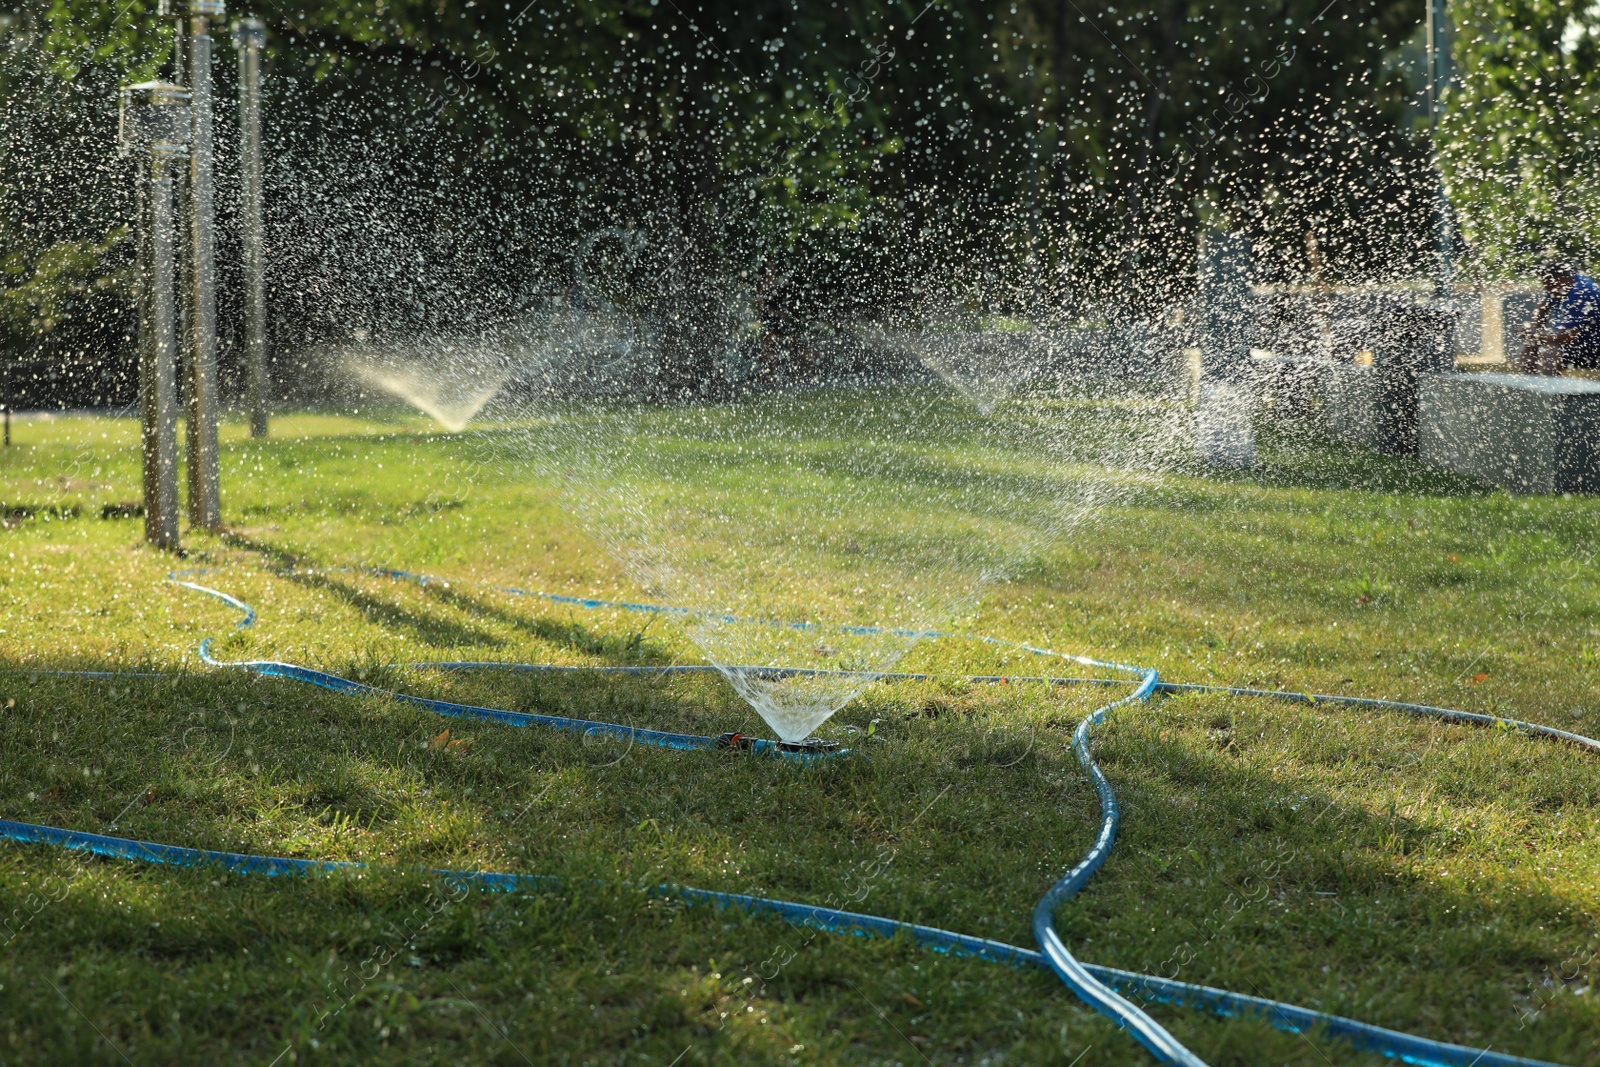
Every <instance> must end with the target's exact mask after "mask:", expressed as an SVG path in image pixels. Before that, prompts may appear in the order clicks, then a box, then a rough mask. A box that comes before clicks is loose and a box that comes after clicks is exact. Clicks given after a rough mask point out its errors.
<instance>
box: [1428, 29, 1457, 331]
mask: <svg viewBox="0 0 1600 1067" xmlns="http://www.w3.org/2000/svg"><path fill="white" fill-rule="evenodd" d="M1445 2H1446V0H1428V18H1427V35H1428V133H1429V137H1430V138H1431V141H1432V146H1433V180H1434V206H1433V255H1434V269H1433V291H1434V295H1435V296H1436V297H1439V298H1440V299H1444V298H1447V297H1449V296H1450V295H1451V288H1452V276H1451V275H1452V270H1451V263H1450V255H1451V248H1452V244H1453V238H1454V232H1453V230H1452V227H1451V221H1450V199H1449V197H1448V196H1446V195H1445V187H1444V170H1443V168H1442V167H1440V165H1439V118H1440V115H1441V113H1442V108H1443V105H1444V90H1445V88H1446V87H1447V86H1449V84H1450V16H1449V14H1448V12H1447V11H1446V8H1445Z"/></svg>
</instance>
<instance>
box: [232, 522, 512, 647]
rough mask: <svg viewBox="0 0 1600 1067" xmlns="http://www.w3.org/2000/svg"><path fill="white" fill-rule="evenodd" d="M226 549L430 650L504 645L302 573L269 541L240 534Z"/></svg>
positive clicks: (298, 561)
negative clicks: (336, 600)
mask: <svg viewBox="0 0 1600 1067" xmlns="http://www.w3.org/2000/svg"><path fill="white" fill-rule="evenodd" d="M225 539H226V541H227V543H228V544H229V545H232V546H234V547H236V548H242V549H245V550H246V551H248V552H253V553H255V554H257V555H259V556H261V557H263V558H264V559H265V560H266V561H267V562H268V563H269V564H271V565H272V573H273V574H275V575H276V576H277V577H279V578H282V579H283V580H285V581H288V582H293V583H294V584H295V585H298V586H300V587H301V588H304V589H316V590H321V591H326V592H331V593H334V594H336V595H337V596H339V597H340V598H341V599H342V600H343V601H344V602H345V603H347V604H349V605H350V606H351V607H352V608H354V609H355V610H356V611H357V612H359V613H360V615H361V617H362V618H363V619H365V620H366V621H368V622H370V623H374V624H376V625H379V626H386V627H389V628H392V629H396V630H401V631H403V632H405V633H406V634H408V635H409V636H410V637H412V638H413V639H415V640H417V641H419V642H421V643H422V644H424V645H428V646H429V647H432V648H452V647H460V646H463V645H468V646H472V645H477V646H487V647H498V646H501V645H504V644H505V642H504V640H502V639H501V638H500V637H498V636H497V635H495V634H493V633H490V632H489V631H488V630H482V629H478V628H477V627H473V626H464V625H462V624H461V623H458V622H454V621H452V620H449V619H444V618H440V617H438V616H434V615H422V614H419V613H418V612H416V611H413V610H412V609H410V608H407V607H405V606H404V605H401V604H398V603H395V602H393V601H389V600H382V599H379V598H378V597H375V596H373V595H372V594H371V593H368V592H367V591H365V590H363V589H360V588H358V587H357V586H356V585H354V584H353V583H351V582H347V581H343V580H341V579H338V578H335V577H333V575H331V574H330V573H328V572H327V571H324V570H309V571H308V570H302V569H300V568H302V567H303V566H305V561H304V560H303V559H302V558H301V557H300V556H298V555H296V554H295V553H293V552H290V551H288V550H287V549H284V548H282V547H280V546H278V545H275V544H273V543H272V542H270V541H263V540H259V539H256V538H251V537H246V536H245V535H243V534H239V533H236V532H235V533H229V534H227V535H225Z"/></svg>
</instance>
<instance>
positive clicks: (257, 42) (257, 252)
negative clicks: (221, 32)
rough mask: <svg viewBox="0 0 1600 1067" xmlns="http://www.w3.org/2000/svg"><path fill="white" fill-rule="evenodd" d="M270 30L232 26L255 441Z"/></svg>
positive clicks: (262, 346) (261, 391) (262, 431)
mask: <svg viewBox="0 0 1600 1067" xmlns="http://www.w3.org/2000/svg"><path fill="white" fill-rule="evenodd" d="M266 43H267V24H266V23H264V22H262V21H261V20H260V19H240V20H239V21H237V22H235V23H234V24H233V46H234V47H235V48H237V49H238V50H239V141H240V144H239V170H240V174H241V177H242V178H243V179H244V182H243V184H244V190H243V193H244V202H243V203H242V204H241V205H240V214H241V215H242V216H243V221H244V337H245V356H246V361H247V363H248V366H249V374H248V377H247V378H246V383H247V384H246V388H247V390H248V397H247V399H248V403H249V407H250V436H251V437H265V436H267V287H266V278H265V272H266V248H265V236H264V234H265V228H264V227H263V225H262V221H261V49H262V48H263V47H264V46H265V45H266Z"/></svg>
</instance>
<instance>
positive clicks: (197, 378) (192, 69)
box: [161, 0, 227, 530]
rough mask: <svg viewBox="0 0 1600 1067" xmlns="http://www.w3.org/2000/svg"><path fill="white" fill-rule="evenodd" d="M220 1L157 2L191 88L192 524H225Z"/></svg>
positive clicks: (187, 343)
mask: <svg viewBox="0 0 1600 1067" xmlns="http://www.w3.org/2000/svg"><path fill="white" fill-rule="evenodd" d="M226 10H227V9H226V5H225V3H224V0H161V14H162V15H164V16H167V17H169V18H176V20H177V36H176V44H177V47H176V53H177V64H178V69H179V71H180V72H182V73H181V74H180V77H181V76H187V77H188V79H189V89H190V92H191V106H190V137H189V196H188V204H187V207H188V224H189V242H188V244H189V256H188V262H187V264H186V266H187V271H186V275H187V277H186V280H187V281H188V283H189V284H188V289H189V293H188V305H187V309H186V310H187V312H188V315H187V322H186V324H185V325H186V327H187V328H186V330H185V331H184V332H185V336H184V349H185V350H186V351H187V353H188V356H189V367H188V370H189V373H188V376H187V385H188V401H189V412H188V414H189V419H188V423H187V432H186V434H185V436H186V439H187V440H186V443H187V445H188V458H189V524H190V525H191V526H200V527H204V528H205V529H207V530H215V529H218V528H219V527H220V526H221V525H222V504H221V500H220V490H219V474H218V465H217V262H216V261H217V250H216V244H217V241H216V181H215V176H214V170H215V152H214V138H213V125H214V124H213V120H212V110H211V95H212V94H211V20H212V19H220V18H222V16H223V15H224V14H225V13H226Z"/></svg>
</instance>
